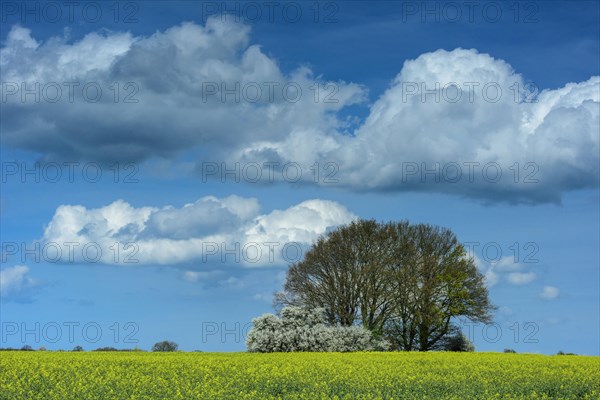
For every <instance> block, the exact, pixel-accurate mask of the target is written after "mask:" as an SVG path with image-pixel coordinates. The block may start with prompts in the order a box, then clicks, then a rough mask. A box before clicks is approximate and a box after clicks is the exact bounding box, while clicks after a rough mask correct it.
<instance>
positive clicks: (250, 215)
mask: <svg viewBox="0 0 600 400" xmlns="http://www.w3.org/2000/svg"><path fill="white" fill-rule="evenodd" d="M79 3H80V5H79V6H77V8H75V9H72V10H70V9H69V8H68V6H67V5H65V4H64V3H62V2H55V3H53V4H54V5H53V6H50V7H57V8H56V9H54V8H48V6H46V5H45V3H40V2H29V3H27V5H26V7H27V8H26V9H24V8H23V7H24V6H23V3H22V2H7V1H2V3H1V9H0V11H1V15H0V18H1V21H2V24H1V25H0V40H1V56H0V66H1V68H2V71H1V81H2V87H1V93H0V95H1V97H2V99H1V101H2V103H1V107H2V110H1V114H0V116H1V118H0V120H1V122H0V129H1V132H2V135H1V145H2V148H1V151H0V154H1V156H2V183H1V184H2V189H1V203H0V206H1V227H0V229H1V235H2V238H1V241H2V260H1V268H2V275H1V276H0V278H1V279H0V282H1V292H0V293H1V297H0V311H1V314H0V322H1V326H2V332H1V335H0V336H1V337H0V347H21V346H23V345H25V344H29V345H31V346H33V347H36V348H37V347H40V346H44V347H46V348H49V349H59V348H63V349H70V348H72V347H74V346H75V345H81V346H83V347H84V348H85V349H93V348H97V347H100V346H113V347H118V348H130V347H134V346H136V345H137V346H139V347H141V348H146V349H148V348H150V347H151V346H152V344H153V343H155V342H157V341H159V340H163V339H168V340H173V341H176V342H177V343H179V345H180V348H182V349H184V350H194V349H201V350H204V351H240V350H243V349H244V348H245V346H244V338H243V336H244V333H245V332H246V331H247V329H248V327H249V323H250V321H251V320H252V318H253V317H256V316H259V315H261V314H262V313H265V312H272V311H273V310H272V307H271V300H272V293H273V292H274V291H276V290H279V289H280V288H281V287H282V284H283V280H284V276H285V270H286V268H287V265H288V264H289V262H293V261H294V260H296V259H297V257H298V255H297V254H296V251H297V250H298V249H300V250H301V251H304V250H305V249H306V248H307V246H309V245H310V243H312V241H314V240H315V239H316V238H318V237H319V235H322V234H323V233H325V232H327V231H328V230H330V229H334V228H335V227H336V226H339V225H341V224H344V223H347V222H349V221H351V220H352V219H355V218H374V219H377V220H381V221H387V220H401V219H408V220H410V221H411V222H414V223H420V222H425V223H431V224H436V225H440V226H444V227H448V228H450V229H452V230H453V231H454V232H455V233H456V234H457V236H458V238H459V239H460V240H461V241H462V242H463V243H465V244H467V245H468V246H469V248H472V249H473V256H474V257H475V259H476V262H477V264H478V267H479V268H480V270H481V272H482V273H484V274H485V276H486V279H487V284H488V286H489V290H490V297H491V299H492V302H493V303H494V304H496V305H497V306H498V311H497V313H496V316H495V323H494V325H490V326H482V325H477V326H474V327H471V326H470V325H468V323H465V324H462V325H461V326H462V328H463V330H464V331H465V332H466V333H469V334H470V335H471V338H472V339H473V340H474V342H475V345H476V347H477V349H478V350H480V351H502V350H503V349H504V348H506V347H510V348H514V349H516V350H517V351H519V352H536V353H546V354H553V353H556V352H557V351H559V350H563V351H570V352H575V353H579V354H592V355H599V354H600V319H599V314H600V274H599V265H600V260H599V256H600V255H599V240H600V238H599V231H600V229H599V228H600V227H599V225H600V213H599V204H600V201H599V192H598V188H599V185H598V179H599V147H598V145H599V135H600V131H599V122H598V121H599V115H600V106H599V102H600V77H599V75H600V73H599V70H600V58H599V57H598V54H600V48H599V47H600V41H599V40H598V37H599V33H600V8H599V5H598V3H597V2H591V1H582V2H578V1H569V2H562V1H551V2H474V6H473V7H474V8H469V7H468V6H466V5H465V4H464V3H460V2H458V3H445V2H427V3H422V2H404V1H386V2H368V3H367V2H358V1H351V2H320V3H314V2H274V3H273V5H271V6H268V5H265V3H262V2H250V3H248V2H246V3H244V2H241V3H228V4H227V7H226V9H227V10H229V12H228V13H227V12H226V11H227V10H225V9H223V6H222V4H223V3H221V2H193V1H180V2H177V1H176V2H160V1H152V2H150V1H141V2H121V3H119V6H118V8H114V6H113V3H109V2H79ZM270 7H272V8H270ZM57 10H58V14H57V13H56V12H57ZM84 10H85V11H84ZM284 10H285V11H284ZM298 10H301V11H300V12H301V15H300V14H297V12H298ZM71 11H72V13H73V14H72V18H71V14H70V12H71ZM96 11H99V12H100V13H101V14H100V15H99V16H98V17H96V14H95V12H96ZM117 11H118V13H116V12H117ZM257 12H260V17H258V16H257V15H258V14H256V13H257ZM271 12H272V14H271ZM295 20H297V21H295ZM294 21H295V22H294ZM236 84H238V85H239V86H236ZM222 85H224V86H222ZM84 87H85V88H86V91H83V90H82V89H83V88H84ZM238 87H239V88H238ZM57 88H59V89H57ZM98 88H100V90H101V94H100V93H99V92H97V89H98ZM284 88H285V90H283V89H284ZM317 88H318V91H317ZM222 89H226V90H228V92H226V93H225V94H223V92H222ZM59 90H60V91H59ZM271 90H272V92H271ZM70 95H72V98H70ZM271 95H272V96H271ZM459 95H460V98H459ZM226 170H227V171H229V172H227V171H226ZM317 171H318V175H317V174H316V172H317ZM258 172H259V173H260V174H261V176H260V179H258V175H257V173H258ZM98 174H100V175H98ZM255 178H256V179H255ZM269 246H270V247H269ZM83 249H85V251H84V250H83ZM257 249H259V250H260V254H259V253H256V251H258V250H257ZM270 249H272V250H273V257H270V253H269V252H270ZM58 251H60V254H59V253H58ZM300 256H301V254H300Z"/></svg>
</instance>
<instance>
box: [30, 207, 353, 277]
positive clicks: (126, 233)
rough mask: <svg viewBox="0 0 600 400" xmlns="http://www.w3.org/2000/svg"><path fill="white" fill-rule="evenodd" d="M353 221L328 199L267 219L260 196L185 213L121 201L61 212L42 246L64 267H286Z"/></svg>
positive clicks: (60, 209) (188, 209)
mask: <svg viewBox="0 0 600 400" xmlns="http://www.w3.org/2000/svg"><path fill="white" fill-rule="evenodd" d="M355 218H356V216H355V215H354V214H352V213H351V212H349V211H348V210H347V209H346V208H345V207H343V206H342V205H340V204H338V203H336V202H333V201H326V200H307V201H304V202H302V203H299V204H297V205H294V206H292V207H289V208H288V209H285V210H273V211H271V212H270V213H267V214H261V212H260V205H259V204H258V202H257V200H256V199H254V198H243V197H239V196H229V197H226V198H216V197H213V196H207V197H203V198H201V199H199V200H197V201H196V202H194V203H190V204H186V205H184V206H183V207H179V208H177V207H173V206H166V207H162V208H158V207H139V208H135V207H133V206H131V205H130V204H129V203H127V202H125V201H123V200H117V201H115V202H113V203H111V204H108V205H106V206H104V207H100V208H96V209H87V208H85V207H83V206H80V205H63V206H60V207H58V208H57V210H56V212H55V214H54V216H53V218H52V220H51V221H50V222H49V223H48V225H47V227H46V229H45V232H44V236H43V238H42V239H41V240H40V242H41V243H40V245H41V246H42V247H41V248H42V249H51V250H52V253H51V254H52V257H54V255H55V254H56V252H57V251H58V253H59V254H60V256H61V257H60V259H59V260H57V261H62V262H98V263H105V264H142V265H146V264H160V265H171V264H181V263H191V262H194V263H217V264H221V263H231V264H241V265H245V266H265V265H282V264H285V263H286V262H288V261H290V260H292V261H295V260H297V259H299V258H300V257H301V255H302V252H303V251H304V250H305V249H306V248H307V247H308V246H310V245H311V244H312V243H313V242H314V241H315V240H316V239H317V238H318V237H319V236H320V235H323V234H325V233H327V232H328V231H329V230H331V229H334V228H335V227H337V226H339V225H342V224H346V223H349V222H351V221H352V220H354V219H355ZM57 249H58V250H57ZM42 254H50V251H47V250H42ZM206 277H207V276H204V275H202V274H201V273H198V272H196V271H193V270H190V271H187V272H185V273H184V275H183V279H185V280H187V281H191V282H194V281H198V280H201V279H203V278H206Z"/></svg>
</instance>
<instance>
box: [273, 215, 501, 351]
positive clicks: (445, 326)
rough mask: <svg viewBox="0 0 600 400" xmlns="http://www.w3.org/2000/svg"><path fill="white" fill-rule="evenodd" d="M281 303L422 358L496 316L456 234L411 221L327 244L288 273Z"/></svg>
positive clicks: (338, 236)
mask: <svg viewBox="0 0 600 400" xmlns="http://www.w3.org/2000/svg"><path fill="white" fill-rule="evenodd" d="M275 303H276V304H278V305H280V306H285V305H294V306H302V307H307V308H323V309H324V310H325V315H326V317H327V319H328V322H329V323H331V324H338V325H340V326H352V325H362V326H363V327H365V328H367V329H368V330H370V331H371V332H373V334H374V335H375V336H376V337H380V336H385V337H386V338H387V339H389V340H390V342H391V343H392V344H393V345H394V346H395V347H396V348H398V349H403V350H420V351H427V350H432V349H435V348H438V347H439V346H440V345H441V343H443V341H442V339H443V338H444V337H445V336H446V335H448V334H449V333H451V332H453V328H454V326H453V325H452V321H453V318H457V317H464V318H468V319H470V320H472V321H476V322H489V321H490V320H491V316H492V314H491V313H492V311H493V310H494V306H493V305H492V304H491V302H490V300H489V298H488V291H487V288H486V286H485V283H484V276H483V275H482V274H481V273H480V272H479V271H478V270H477V268H476V266H475V263H474V261H473V259H472V258H468V257H467V253H466V250H465V248H464V246H463V245H462V244H461V243H460V242H459V241H458V239H457V238H456V236H455V235H454V233H453V232H452V231H450V230H449V229H446V228H440V227H438V226H432V225H426V224H410V223H409V222H408V221H401V222H389V223H378V222H376V221H373V220H358V221H354V222H352V223H350V224H348V225H345V226H342V227H340V228H338V229H337V230H334V231H332V232H330V233H328V234H327V235H325V236H323V237H321V238H320V239H319V240H318V241H317V242H316V243H315V244H314V245H313V246H312V247H311V248H310V249H309V250H308V252H307V253H306V254H305V256H304V258H303V259H302V260H301V261H299V262H297V263H294V264H292V265H291V266H290V268H289V270H288V272H287V276H286V281H285V285H284V290H283V291H282V292H279V293H277V294H276V299H275Z"/></svg>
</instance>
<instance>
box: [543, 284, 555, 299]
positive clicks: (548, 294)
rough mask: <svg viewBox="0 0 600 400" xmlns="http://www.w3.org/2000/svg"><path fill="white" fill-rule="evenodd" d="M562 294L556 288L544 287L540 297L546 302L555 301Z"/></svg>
mask: <svg viewBox="0 0 600 400" xmlns="http://www.w3.org/2000/svg"><path fill="white" fill-rule="evenodd" d="M559 294H560V290H559V289H558V288H557V287H554V286H544V289H542V292H541V293H540V297H541V298H542V299H544V300H553V299H556V298H557V297H558V295H559Z"/></svg>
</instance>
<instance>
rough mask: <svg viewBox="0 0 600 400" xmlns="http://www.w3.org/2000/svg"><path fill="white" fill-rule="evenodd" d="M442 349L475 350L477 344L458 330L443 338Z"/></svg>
mask: <svg viewBox="0 0 600 400" xmlns="http://www.w3.org/2000/svg"><path fill="white" fill-rule="evenodd" d="M440 350H445V351H464V352H473V351H475V345H474V344H473V343H472V342H471V341H470V340H469V338H467V337H466V336H465V334H464V333H462V332H461V331H460V330H457V331H456V332H454V333H453V334H450V335H448V336H447V337H445V338H444V339H442V344H441V347H440Z"/></svg>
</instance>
